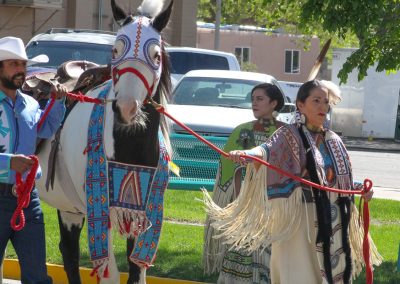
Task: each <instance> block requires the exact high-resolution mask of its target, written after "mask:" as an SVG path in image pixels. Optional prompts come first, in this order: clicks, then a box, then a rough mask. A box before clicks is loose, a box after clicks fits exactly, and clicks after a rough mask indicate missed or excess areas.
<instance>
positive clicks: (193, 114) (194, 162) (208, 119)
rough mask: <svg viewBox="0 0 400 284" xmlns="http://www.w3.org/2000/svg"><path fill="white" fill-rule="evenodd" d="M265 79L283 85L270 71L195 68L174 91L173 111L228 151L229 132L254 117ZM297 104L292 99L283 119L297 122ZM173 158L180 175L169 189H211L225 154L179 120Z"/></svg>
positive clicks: (172, 137) (174, 129) (175, 177)
mask: <svg viewBox="0 0 400 284" xmlns="http://www.w3.org/2000/svg"><path fill="white" fill-rule="evenodd" d="M260 83H271V84H274V85H277V86H278V87H279V83H278V82H277V80H276V79H275V78H274V77H272V76H269V75H266V74H261V73H253V72H241V71H225V70H195V71H190V72H188V73H187V74H185V75H184V76H183V77H182V79H181V80H180V81H179V82H178V84H177V86H176V87H175V89H174V91H173V95H174V96H173V100H174V101H173V102H172V103H171V104H169V105H168V107H167V111H168V112H169V113H170V114H171V115H172V116H173V117H175V118H176V119H177V120H179V121H180V122H183V123H184V124H185V125H187V126H188V127H190V128H191V129H193V130H194V131H196V132H197V133H199V134H201V135H202V136H203V137H204V138H206V139H207V140H208V141H210V142H212V143H213V144H215V145H216V146H218V147H219V148H220V149H223V148H224V146H225V143H226V141H227V139H228V136H229V135H230V134H231V133H232V131H233V129H234V128H235V127H236V126H238V125H239V124H241V123H244V122H247V121H251V120H254V119H255V118H254V116H253V111H252V110H251V90H252V88H253V87H254V86H255V85H257V84H260ZM294 111H295V106H294V104H292V103H289V102H288V101H287V98H286V96H285V106H284V107H283V109H282V111H281V113H280V114H279V116H278V119H279V120H281V121H284V122H286V123H291V122H293V121H294ZM170 138H171V144H172V149H173V156H172V158H173V162H174V163H175V164H177V165H178V166H179V167H180V177H177V176H174V175H172V176H171V178H170V182H169V188H175V189H199V188H200V187H205V188H207V189H209V190H211V189H212V188H213V186H214V180H215V176H216V174H217V168H218V163H219V158H220V154H219V153H217V152H216V151H214V150H212V149H211V148H209V147H208V146H206V145H205V144H203V143H202V142H201V141H199V140H197V138H195V137H194V136H191V135H189V134H188V133H187V132H186V131H185V130H184V129H182V128H181V127H179V126H178V125H177V124H175V123H173V133H172V134H171V136H170Z"/></svg>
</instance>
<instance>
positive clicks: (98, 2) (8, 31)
mask: <svg viewBox="0 0 400 284" xmlns="http://www.w3.org/2000/svg"><path fill="white" fill-rule="evenodd" d="M116 2H117V4H118V5H120V6H121V7H122V8H123V9H124V10H125V11H126V12H127V13H134V12H135V11H136V8H137V7H138V6H139V5H140V3H141V0H116ZM196 15H197V0H175V1H174V8H173V12H172V18H171V21H170V23H169V25H168V27H167V29H166V31H165V33H164V34H165V38H166V40H167V42H169V43H170V44H172V45H177V46H179V45H184V46H196ZM50 28H75V29H96V30H107V31H116V30H117V29H118V26H117V25H116V24H115V23H114V22H113V18H112V12H111V4H110V0H106V1H104V0H0V37H4V36H17V37H21V38H22V39H23V40H24V42H25V43H26V42H28V40H29V39H30V38H32V37H33V36H34V35H36V34H38V33H42V32H45V31H46V30H48V29H50Z"/></svg>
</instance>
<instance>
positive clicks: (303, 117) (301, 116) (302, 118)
mask: <svg viewBox="0 0 400 284" xmlns="http://www.w3.org/2000/svg"><path fill="white" fill-rule="evenodd" d="M300 123H301V124H305V123H306V116H305V115H304V114H303V113H302V114H300Z"/></svg>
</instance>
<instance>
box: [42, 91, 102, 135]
mask: <svg viewBox="0 0 400 284" xmlns="http://www.w3.org/2000/svg"><path fill="white" fill-rule="evenodd" d="M67 97H68V98H70V99H72V100H75V101H79V102H81V103H83V102H87V103H94V104H104V101H103V100H101V99H98V98H91V97H87V96H85V95H84V94H82V93H81V92H78V93H76V94H73V93H67ZM55 101H56V95H55V94H54V93H52V94H51V100H50V103H49V105H48V106H47V107H46V109H45V111H44V113H43V115H42V117H41V118H40V121H39V123H38V127H37V128H38V130H39V129H40V128H41V127H42V125H43V122H44V121H45V120H46V118H47V116H48V115H49V112H50V110H51V108H52V107H53V105H54V102H55Z"/></svg>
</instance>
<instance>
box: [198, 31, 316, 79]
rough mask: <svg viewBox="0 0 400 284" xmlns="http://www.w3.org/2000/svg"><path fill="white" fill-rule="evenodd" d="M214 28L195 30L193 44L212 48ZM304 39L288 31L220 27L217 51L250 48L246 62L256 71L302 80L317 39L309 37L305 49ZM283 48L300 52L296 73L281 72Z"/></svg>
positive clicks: (282, 69)
mask: <svg viewBox="0 0 400 284" xmlns="http://www.w3.org/2000/svg"><path fill="white" fill-rule="evenodd" d="M214 37H215V31H214V30H213V29H207V28H198V29H197V47H199V48H208V49H214ZM303 40H304V38H303V37H301V36H296V35H289V34H271V35H267V34H265V33H262V32H250V31H235V30H221V31H220V44H219V46H220V48H219V49H220V50H221V51H226V52H231V53H235V47H249V48H250V58H249V59H250V62H251V63H253V64H255V65H256V66H257V71H258V72H261V73H267V74H270V75H273V76H274V77H275V78H277V79H278V80H283V81H295V82H304V81H305V80H306V79H307V77H308V74H309V72H310V71H311V68H312V66H313V64H314V62H315V60H316V58H317V56H318V54H319V50H320V49H319V39H318V38H316V37H313V38H311V39H310V40H309V43H310V45H309V47H308V50H306V49H305V46H304V43H303ZM285 50H299V51H300V72H299V73H296V74H288V73H285Z"/></svg>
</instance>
